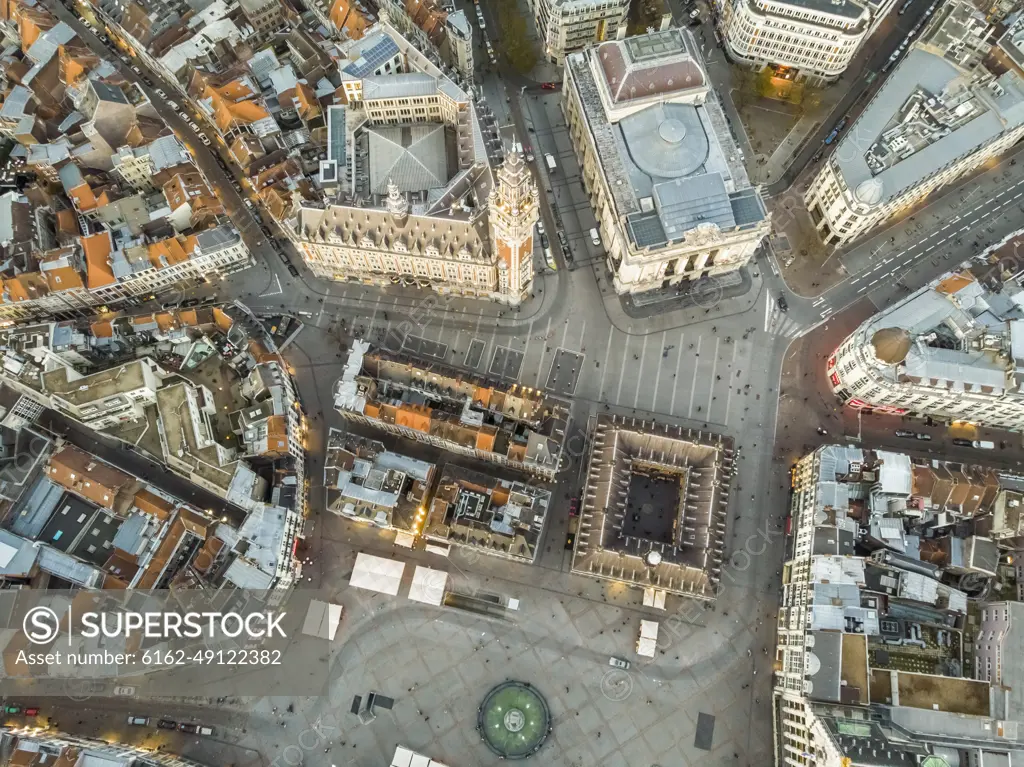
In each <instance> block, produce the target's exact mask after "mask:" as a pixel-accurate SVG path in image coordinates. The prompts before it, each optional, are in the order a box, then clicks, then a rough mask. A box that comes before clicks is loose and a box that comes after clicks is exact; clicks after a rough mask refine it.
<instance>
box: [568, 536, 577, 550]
mask: <svg viewBox="0 0 1024 767" xmlns="http://www.w3.org/2000/svg"><path fill="white" fill-rule="evenodd" d="M575 545H576V533H569V534H568V535H567V536H565V550H566V551H572V550H573V547H574V546H575Z"/></svg>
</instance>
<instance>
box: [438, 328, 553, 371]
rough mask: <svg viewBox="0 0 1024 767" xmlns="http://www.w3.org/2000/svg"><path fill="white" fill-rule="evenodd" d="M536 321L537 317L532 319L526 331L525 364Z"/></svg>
mask: <svg viewBox="0 0 1024 767" xmlns="http://www.w3.org/2000/svg"><path fill="white" fill-rule="evenodd" d="M536 321H537V320H536V319H532V320H530V329H529V330H527V331H526V346H525V347H523V364H526V355H527V354H529V353H530V341H531V340H533V323H535V322H536ZM456 340H458V339H456Z"/></svg>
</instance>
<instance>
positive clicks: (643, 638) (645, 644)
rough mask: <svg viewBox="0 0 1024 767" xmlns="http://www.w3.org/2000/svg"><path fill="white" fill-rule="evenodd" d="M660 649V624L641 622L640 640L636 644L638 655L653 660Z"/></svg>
mask: <svg viewBox="0 0 1024 767" xmlns="http://www.w3.org/2000/svg"><path fill="white" fill-rule="evenodd" d="M657 649H658V622H657V621H640V638H639V639H638V640H637V642H636V654H637V655H644V656H646V657H648V658H653V657H654V653H655V652H656V651H657Z"/></svg>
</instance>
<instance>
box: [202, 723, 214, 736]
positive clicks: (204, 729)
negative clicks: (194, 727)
mask: <svg viewBox="0 0 1024 767" xmlns="http://www.w3.org/2000/svg"><path fill="white" fill-rule="evenodd" d="M199 734H200V735H213V728H212V727H207V726H205V725H199Z"/></svg>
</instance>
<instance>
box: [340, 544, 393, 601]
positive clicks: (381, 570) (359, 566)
mask: <svg viewBox="0 0 1024 767" xmlns="http://www.w3.org/2000/svg"><path fill="white" fill-rule="evenodd" d="M404 572H405V563H404V562H398V561H396V560H394V559H384V558H383V557H375V556H373V555H372V554H364V553H362V552H360V553H359V554H358V555H357V556H356V566H355V567H354V568H353V570H352V580H350V581H349V585H351V586H355V587H356V588H359V589H367V590H369V591H379V592H380V593H382V594H390V595H391V596H393V597H394V596H398V586H399V585H400V584H401V582H402V573H404Z"/></svg>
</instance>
